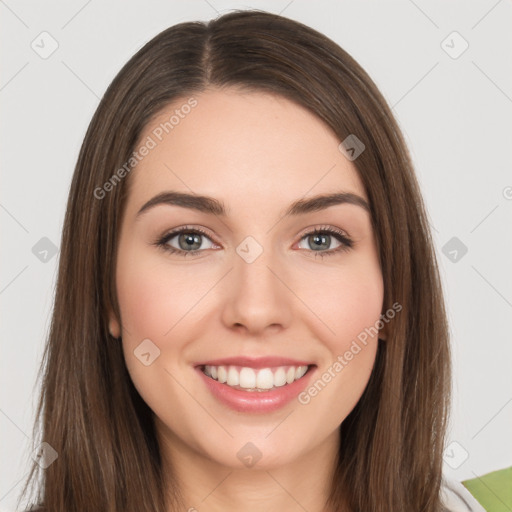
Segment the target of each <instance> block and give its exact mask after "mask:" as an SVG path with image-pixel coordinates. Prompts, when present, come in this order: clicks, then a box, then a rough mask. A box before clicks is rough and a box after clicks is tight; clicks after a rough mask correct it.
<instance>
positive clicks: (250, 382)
mask: <svg viewBox="0 0 512 512" xmlns="http://www.w3.org/2000/svg"><path fill="white" fill-rule="evenodd" d="M233 371H235V372H236V370H233ZM228 384H229V382H228ZM240 387H242V388H255V387H256V373H255V372H254V370H253V369H252V368H242V369H241V370H240Z"/></svg>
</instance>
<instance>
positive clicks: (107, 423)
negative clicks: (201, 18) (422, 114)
mask: <svg viewBox="0 0 512 512" xmlns="http://www.w3.org/2000/svg"><path fill="white" fill-rule="evenodd" d="M230 86H234V87H242V88H246V89H247V90H255V91H267V92H272V93H277V94H279V95H282V96H283V97H286V98H288V99H290V100H292V101H294V102H296V103H297V104H299V105H302V106H304V107H306V108H307V109H309V110H310V111H311V112H313V113H314V114H316V115H317V116H318V117H319V118H320V119H322V120H323V121H324V122H325V123H326V124H327V125H328V126H329V127H330V128H331V129H332V130H333V131H334V133H335V134H336V135H337V136H338V137H339V140H340V141H343V140H344V139H346V137H347V136H349V135H351V134H352V135H355V136H356V137H357V138H358V139H359V140H361V141H362V142H363V143H364V145H365V150H364V151H363V153H362V154H361V155H360V156H359V157H358V158H357V159H356V160H354V162H353V163H354V165H355V167H356V169H357V171H358V173H359V175H360V177H361V180H362V182H363V184H364V186H365V188H366V192H367V196H368V198H369V202H370V206H371V216H372V225H373V228H374V232H375V236H376V240H377V243H378V247H379V252H380V263H381V268H382V273H383V279H384V306H383V311H385V310H387V309H389V308H390V307H391V306H392V304H394V303H399V304H400V305H401V306H402V311H401V312H400V314H398V315H397V316H396V317H395V318H394V320H393V321H392V322H391V323H390V324H389V325H388V327H389V334H388V337H387V340H386V342H385V343H382V342H380V343H379V349H378V352H377V357H376V361H375V366H374V369H373V373H372V375H371V378H370V381H369V383H368V385H367V387H366V390H365V392H364V394H363V396H362V397H361V399H360V400H359V402H358V403H357V405H356V407H355V408H354V409H353V410H352V412H351V413H350V414H349V416H348V417H347V418H346V419H345V420H344V421H343V423H342V424H341V427H340V440H341V446H340V451H339V455H338V464H337V469H336V471H335V474H334V475H333V480H332V492H331V495H330V498H329V502H328V506H329V509H332V510H346V509H347V508H348V509H350V510H352V511H364V512H390V511H393V512H399V511H404V512H412V511H422V512H439V511H440V510H441V504H440V497H439V490H440V484H441V475H442V451H443V445H444V436H445V429H446V423H447V413H448V408H449V394H450V393H449V392H450V389H449V387H450V362H449V360H450V353H449V339H448V328H447V321H446V314H445V310H444V304H443V297H442V290H441V285H440V279H439V275H438V270H437V264H436V258H435V253H434V250H433V244H432V240H431V238H430V232H429V226H428V222H427V217H426V213H425V208H424V205H423V202H422V199H421V195H420V192H419V188H418V184H417V181H416V178H415V175H414V171H413V166H412V164H411V160H410V157H409V155H408V152H407V149H406V146H405V143H404V140H403V138H402V135H401V133H400V130H399V128H398V126H397V123H396V121H395V120H394V118H393V115H392V113H391V110H390V108H389V107H388V106H387V104H386V101H385V100H384V98H383V97H382V95H381V94H380V92H379V91H378V89H377V87H376V86H375V84H374V83H373V81H372V80H371V79H370V78H369V76H368V75H367V74H366V72H365V71H364V70H363V69H362V68H361V67H360V66H359V65H358V64H357V63H356V62H355V61H354V60H353V59H352V58H351V57H350V56H349V55H348V54H347V53H346V52H345V51H344V50H342V49H341V48H340V47H339V46H338V45H336V44H335V43H334V42H333V41H331V40H330V39H328V38H327V37H325V36H324V35H322V34H320V33H318V32H316V31H315V30H313V29H311V28H309V27H307V26H305V25H302V24H300V23H298V22H295V21H292V20H290V19H287V18H284V17H281V16H277V15H274V14H270V13H266V12H262V11H235V12H232V13H229V14H227V15H224V16H221V17H219V18H217V19H215V20H212V21H210V22H208V23H199V22H188V23H181V24H179V25H175V26H173V27H170V28H169V29H167V30H164V31H163V32H161V33H160V34H158V35H157V36H156V37H155V38H154V39H152V40H151V41H149V42H148V43H147V44H146V45H145V46H144V47H143V48H142V49H140V50H139V51H138V52H137V53H136V54H135V55H134V56H133V57H132V58H131V59H130V60H129V62H128V63H127V64H126V65H125V66H124V67H123V68H122V69H121V71H120V72H119V74H118V75H117V76H116V77H115V79H114V80H113V82H112V83H111V85H110V86H109V88H108V90H107V91H106V93H105V95H104V97H103V98H102V100H101V102H100V104H99V106H98V108H97V110H96V113H95V115H94V117H93V119H92V121H91V124H90V126H89V129H88V131H87V134H86V136H85V140H84V142H83V145H82V148H81V151H80V155H79V158H78V162H77V165H76V169H75V172H74V175H73V179H72V183H71V188H70V192H69V200H68V205H67V211H66V216H65V221H64V226H63V232H62V241H61V254H60V261H59V269H58V280H57V286H56V291H55V303H54V309H53V317H52V322H51V327H50V331H49V337H48V340H47V345H46V349H45V353H44V359H43V363H42V366H41V372H42V378H43V380H42V392H41V397H40V402H39V407H38V410H37V415H36V424H35V429H34V432H35V435H34V437H33V439H34V445H37V444H38V443H39V442H42V441H44V442H46V443H48V444H49V445H50V446H51V447H52V448H53V449H54V450H55V451H56V452H57V454H58V458H57V459H56V460H55V462H53V463H52V464H51V465H49V467H47V468H46V469H44V470H42V471H41V469H40V466H39V465H38V464H37V463H34V464H33V467H32V469H31V472H30V476H29V478H28V479H27V482H26V485H25V488H24V492H23V494H22V496H23V495H25V494H26V491H27V489H28V488H29V487H31V485H30V484H31V482H32V484H33V485H34V484H35V483H36V477H37V476H41V475H40V473H42V479H41V483H40V484H39V485H38V487H37V489H38V490H37V497H36V500H35V501H36V503H39V504H40V505H43V506H44V508H45V510H47V511H48V512H71V511H78V512H81V511H84V512H85V511H87V512H90V511H94V512H102V511H105V512H107V511H108V512H118V511H123V512H144V511H147V512H164V511H165V503H166V493H171V494H172V493H173V492H174V491H176V489H172V488H171V489H165V488H164V478H163V468H162V461H161V458H160V452H159V448H158V444H157V441H156V435H155V429H154V424H153V417H152V412H151V410H150V409H149V407H148V406H147V405H146V403H145V402H144V401H143V400H142V398H141V397H140V396H139V394H138V392H137V391H136V390H135V388H134V386H133V384H132V382H131V379H130V377H129V374H128V372H127V369H126V366H125V362H124V359H123V353H122V346H121V344H120V343H119V342H116V341H114V340H113V339H112V337H111V336H110V335H109V332H108V325H107V312H108V311H109V309H110V310H112V311H114V313H115V314H116V315H117V318H120V315H119V308H118V303H117V297H116V287H115V280H114V277H115V262H116V247H117V235H118V233H119V227H120V220H121V217H122V212H123V208H124V204H125V200H126V196H127V186H128V184H129V182H130V176H126V177H125V178H124V179H121V180H119V181H118V182H116V183H115V185H113V186H111V187H110V189H111V190H109V192H108V193H106V194H103V195H102V197H100V198H99V194H98V192H96V193H95V191H97V190H98V187H102V186H103V184H105V183H107V182H108V181H109V180H110V179H111V177H112V176H113V174H115V172H116V170H118V169H120V168H121V167H122V166H123V165H124V164H125V163H126V162H127V161H129V159H130V157H131V156H132V154H133V151H134V149H135V148H136V145H137V143H138V142H139V137H140V134H141V133H142V131H143V129H144V127H145V126H146V125H147V123H148V121H149V120H150V119H152V118H153V117H154V116H155V115H156V114H158V112H159V111H161V109H162V108H164V107H165V106H167V105H168V104H169V103H170V102H173V101H176V100H177V99H179V98H187V97H188V96H191V95H193V94H197V93H200V92H201V91H204V90H205V89H206V88H208V87H230ZM38 423H39V424H40V426H39V425H38ZM36 439H37V441H36ZM33 485H32V487H33ZM171 487H172V486H171ZM20 499H21V498H20Z"/></svg>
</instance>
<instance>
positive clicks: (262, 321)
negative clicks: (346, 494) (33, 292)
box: [110, 89, 383, 468]
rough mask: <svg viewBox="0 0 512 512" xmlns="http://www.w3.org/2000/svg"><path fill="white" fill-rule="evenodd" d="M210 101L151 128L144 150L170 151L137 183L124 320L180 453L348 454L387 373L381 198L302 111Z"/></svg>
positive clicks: (122, 299) (129, 346)
mask: <svg viewBox="0 0 512 512" xmlns="http://www.w3.org/2000/svg"><path fill="white" fill-rule="evenodd" d="M194 99H195V100H194V101H192V102H189V105H192V104H194V106H193V107H191V108H183V105H185V104H187V100H188V98H185V99H183V100H180V101H177V102H175V103H174V104H173V105H171V106H169V108H167V109H165V111H162V112H161V113H160V114H159V115H158V116H157V117H156V118H155V119H153V120H152V121H151V122H150V123H149V125H148V126H147V127H146V129H145V132H144V133H143V134H142V136H141V138H140V144H143V143H146V144H147V146H148V147H149V146H153V143H151V142H149V139H148V137H149V138H150V139H151V140H152V141H153V142H154V143H155V144H154V147H151V149H150V150H149V151H148V152H147V155H146V156H144V158H143V159H142V160H141V161H140V162H139V163H138V165H137V166H136V167H135V169H134V170H133V171H131V174H130V175H129V177H128V178H125V179H129V180H130V190H129V195H128V198H127V203H126V208H125V211H124V214H123V219H122V227H121V232H120V234H119V242H118V243H119V246H118V260H117V267H116V283H117V295H118V301H119V307H120V314H121V318H115V317H114V316H113V315H111V316H110V327H111V330H112V333H113V334H114V335H115V336H122V344H123V350H124V355H125V360H126V365H127V368H128V371H129V373H130V376H131V378H132V380H133V383H134V385H135V387H136V388H137V390H138V391H139V393H140V395H141V396H142V398H143V399H144V400H145V402H146V403H147V404H148V406H149V407H150V408H151V409H152V411H153V412H154V415H155V421H156V425H157V431H158V434H159V438H160V439H161V440H162V441H163V442H164V443H165V445H166V446H167V447H168V449H169V453H174V454H178V453H189V454H191V455H193V456H194V457H199V458H202V459H204V461H205V463H207V464H220V465H222V466H225V467H232V468H235V467H236V468H241V467H243V465H244V464H245V465H249V464H250V460H253V459H254V460H257V459H259V460H258V462H257V464H258V466H259V467H267V468H271V467H276V466H280V465H283V464H287V463H291V462H293V461H296V460H298V459H299V458H301V457H304V456H306V454H307V453H308V452H312V450H314V449H318V448H319V447H320V446H321V445H325V444H326V443H327V444H329V443H330V445H331V448H332V447H333V446H334V444H335V443H336V439H337V431H338V427H339V425H340V424H341V423H342V422H343V420H344V419H345V418H346V416H347V415H348V414H349V413H350V411H351V410H352V409H353V408H354V406H355V405H356V403H357V402H358V400H359V398H360V397H361V394H362V393H363V391H364V388H365V387H366V385H367V382H368V379H369V377H370V374H371V371H372V367H373V364H374V360H375V355H376V350H377V343H378V340H377V336H376V335H373V336H367V337H366V340H365V342H364V343H363V342H361V341H360V340H361V333H362V332H365V329H368V328H370V327H372V326H374V325H375V324H376V322H378V320H379V317H380V314H381V312H382V301H383V281H382V275H381V270H380V265H379V258H378V252H377V248H376V242H375V238H374V233H373V232H372V227H371V219H370V214H369V212H368V211H367V210H366V209H365V207H364V203H365V201H366V202H367V201H368V198H367V196H366V194H365V191H364V187H363V186H362V183H361V181H360V179H359V177H358V174H357V171H356V169H355V167H354V165H353V164H352V163H351V162H350V161H349V160H347V159H346V158H345V156H344V155H343V154H342V153H341V152H340V151H339V149H338V146H339V143H340V141H339V140H338V139H337V138H336V136H335V135H334V134H333V133H332V132H331V131H330V129H329V128H328V127H327V126H326V125H325V124H324V123H323V122H322V121H321V120H319V119H318V118H317V117H315V116H314V115H313V114H312V113H310V112H308V111H307V110H305V109H303V108H302V107H300V106H298V105H296V104H294V103H293V102H290V101H289V100H287V99H284V98H282V97H276V96H273V95H269V94H265V93H256V92H244V93H242V92H240V91H236V90H234V89H227V90H224V91H219V90H207V91H205V92H202V93H201V94H196V95H194ZM194 102H196V103H194ZM176 110H178V112H179V115H177V116H175V119H174V120H173V121H171V122H172V129H169V126H170V125H169V124H167V132H168V133H166V130H165V129H162V126H163V125H162V123H165V122H169V119H170V118H171V116H172V115H173V114H176ZM176 119H179V121H176ZM160 139H161V140H160ZM139 147H140V146H139ZM164 193H174V195H172V194H168V195H167V196H166V197H164V196H161V194H164ZM176 193H179V194H186V195H189V194H191V195H192V196H193V197H192V198H187V197H186V196H185V195H177V194H176ZM332 194H339V196H337V199H336V200H332V201H330V202H325V201H324V202H323V203H320V202H318V201H317V202H316V203H311V202H308V201H310V200H312V199H313V198H315V197H316V196H322V195H332ZM157 196H160V197H159V199H155V200H154V201H152V202H151V203H148V202H149V201H151V200H152V199H153V198H155V197H157ZM199 196H208V197H209V198H212V199H213V200H211V201H206V200H204V199H202V200H201V198H199ZM297 202H298V204H295V207H294V208H293V209H292V205H293V204H294V203H297ZM308 205H309V208H308ZM315 205H316V206H315ZM141 209H142V211H141ZM212 210H213V211H212ZM289 210H291V211H289ZM358 336H359V338H358ZM381 337H383V336H381ZM356 347H357V348H356ZM304 371H306V373H305V374H304ZM204 372H206V373H208V374H209V376H208V375H206V374H205V373H204ZM225 379H227V381H226V382H222V381H224V380H225ZM248 443H250V444H248ZM251 457H252V459H251Z"/></svg>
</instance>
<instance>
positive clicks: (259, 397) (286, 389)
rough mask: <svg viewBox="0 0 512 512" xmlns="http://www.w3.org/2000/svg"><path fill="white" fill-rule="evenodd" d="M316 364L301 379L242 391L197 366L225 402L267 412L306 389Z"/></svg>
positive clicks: (236, 407)
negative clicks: (263, 388) (272, 387)
mask: <svg viewBox="0 0 512 512" xmlns="http://www.w3.org/2000/svg"><path fill="white" fill-rule="evenodd" d="M315 369H316V366H313V367H311V368H310V369H309V370H308V371H307V373H306V374H305V375H304V376H303V377H301V378H300V379H299V380H295V381H293V382H292V383H291V384H286V385H284V386H280V387H277V388H274V389H272V390H269V391H241V390H239V389H234V388H232V387H231V386H228V385H227V384H221V383H220V382H219V381H217V380H214V379H212V378H211V377H208V376H207V375H205V374H204V373H203V371H202V370H201V368H199V367H197V368H196V370H197V371H198V372H199V374H200V376H201V377H202V379H203V381H204V382H205V384H206V386H207V387H208V389H209V390H210V391H211V392H212V394H213V395H214V396H215V397H216V398H217V399H218V400H219V401H220V402H222V403H223V404H225V405H227V406H228V407H230V408H231V409H234V410H235V411H239V412H257V413H266V412H272V411H276V410H277V409H280V408H281V407H284V406H285V405H286V404H288V403H289V402H291V401H292V400H293V399H294V398H295V397H296V396H297V395H298V394H299V393H300V392H301V391H304V389H305V388H306V386H307V385H308V382H309V381H310V379H311V375H312V374H313V373H314V371H315Z"/></svg>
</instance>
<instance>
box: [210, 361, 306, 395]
mask: <svg viewBox="0 0 512 512" xmlns="http://www.w3.org/2000/svg"><path fill="white" fill-rule="evenodd" d="M307 371H308V367H307V366H279V367H277V368H261V369H259V370H256V369H254V368H249V367H245V366H244V367H240V366H210V365H206V366H205V367H204V369H203V372H204V373H205V375H208V376H209V377H211V378H212V379H214V380H217V381H219V382H220V383H221V384H227V385H228V386H233V387H241V388H244V389H248V390H256V389H257V390H268V389H272V388H273V387H281V386H285V385H286V384H291V383H292V382H294V381H295V380H298V379H300V378H302V377H303V376H304V375H305V374H306V372H307Z"/></svg>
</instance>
